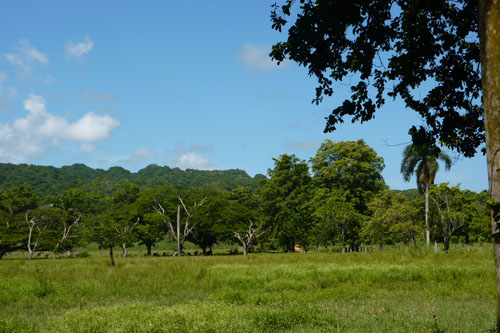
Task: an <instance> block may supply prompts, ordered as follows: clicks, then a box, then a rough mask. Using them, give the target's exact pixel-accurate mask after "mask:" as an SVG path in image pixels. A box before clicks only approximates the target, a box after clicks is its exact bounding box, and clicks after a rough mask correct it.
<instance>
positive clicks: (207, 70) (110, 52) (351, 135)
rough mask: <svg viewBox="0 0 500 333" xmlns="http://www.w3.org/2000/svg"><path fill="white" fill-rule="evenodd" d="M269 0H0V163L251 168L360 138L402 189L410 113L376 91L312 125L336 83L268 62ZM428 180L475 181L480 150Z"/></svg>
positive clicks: (482, 171)
mask: <svg viewBox="0 0 500 333" xmlns="http://www.w3.org/2000/svg"><path fill="white" fill-rule="evenodd" d="M274 1H275V0H272V1H267V0H259V1H235V0H227V1H223V0H220V1H219V0H218V1H190V2H188V1H92V0H90V1H80V2H76V1H50V2H44V1H22V0H20V1H2V2H0V31H1V32H2V33H0V162H1V163H6V162H10V163H28V164H36V165H52V166H56V167H60V166H63V165H71V164H74V163H84V164H86V165H88V166H90V167H93V168H101V169H108V168H110V167H112V166H116V165H118V166H122V167H124V168H126V169H128V170H131V171H134V172H135V171H137V170H139V169H141V168H143V167H145V166H147V165H149V164H152V163H155V164H158V165H167V166H170V167H179V168H181V169H186V168H193V169H208V170H212V169H218V170H226V169H242V170H245V171H246V172H248V174H249V175H251V176H254V175H255V174H258V173H261V174H267V170H268V169H269V168H273V166H274V162H273V160H272V159H273V158H277V157H279V156H280V155H281V154H284V153H287V154H295V155H296V156H298V157H299V158H301V159H304V160H309V158H310V157H312V156H314V154H315V152H316V151H317V149H318V148H319V146H320V144H321V142H323V141H324V140H326V139H330V140H332V141H335V142H337V141H353V140H358V139H363V140H365V142H366V143H367V144H368V145H370V146H371V147H372V148H373V149H374V150H375V151H376V152H377V154H378V155H379V156H381V157H383V158H384V161H385V169H384V171H383V173H382V175H383V177H384V179H385V181H386V183H387V184H388V185H389V186H390V188H392V189H408V188H414V187H415V179H412V180H411V181H410V182H404V181H403V179H402V177H401V174H400V170H399V169H400V165H401V158H402V157H401V155H402V151H403V148H404V146H405V144H408V143H409V142H410V137H409V136H408V129H409V128H410V127H411V125H414V124H417V125H418V124H420V123H421V119H420V118H418V117H417V115H416V114H415V113H414V112H413V111H411V110H408V109H405V107H404V104H403V103H401V102H400V101H398V100H396V101H392V100H390V99H388V100H387V102H386V105H385V106H384V107H383V108H382V109H380V110H379V111H378V112H377V113H376V118H375V119H374V120H372V121H370V122H367V123H363V124H359V123H356V124H351V123H350V122H349V121H348V120H347V121H346V122H345V123H344V124H342V125H341V126H340V127H339V128H338V129H337V131H335V132H334V133H327V134H325V133H323V129H324V127H325V119H324V118H325V117H326V116H327V115H328V114H329V111H330V110H331V109H333V108H334V107H335V106H337V105H338V104H339V103H340V102H341V101H343V100H344V98H345V96H347V95H346V91H345V90H346V89H345V86H346V82H340V83H338V84H337V86H336V87H337V92H336V94H335V95H334V97H333V98H331V99H328V100H325V101H324V102H323V103H322V104H320V105H315V104H312V103H311V101H312V99H313V97H314V95H315V90H314V88H315V86H316V81H315V80H314V78H311V77H309V76H308V74H307V70H306V69H304V68H302V67H299V66H298V65H297V64H296V63H292V62H289V61H285V62H284V63H282V64H281V65H280V66H277V64H276V63H274V62H272V61H271V60H270V58H269V57H268V54H269V52H270V49H271V45H272V44H273V43H276V42H278V41H282V40H284V39H285V38H286V36H285V34H284V33H283V34H280V33H278V32H276V31H273V30H272V29H271V22H270V19H269V14H270V11H271V5H272V4H273V3H274ZM347 83H348V82H347ZM450 154H451V155H452V156H455V155H456V154H454V153H453V152H451V153H450ZM436 182H437V183H441V182H449V183H450V185H453V186H454V185H457V184H460V185H461V188H463V189H470V190H473V191H481V190H484V189H487V186H488V185H487V169H486V158H485V157H484V156H483V155H482V154H481V153H478V154H477V155H476V157H474V158H472V159H465V158H460V157H459V156H456V161H455V163H454V165H453V166H452V168H451V170H450V171H448V172H446V171H444V170H440V171H439V172H438V175H437V177H436Z"/></svg>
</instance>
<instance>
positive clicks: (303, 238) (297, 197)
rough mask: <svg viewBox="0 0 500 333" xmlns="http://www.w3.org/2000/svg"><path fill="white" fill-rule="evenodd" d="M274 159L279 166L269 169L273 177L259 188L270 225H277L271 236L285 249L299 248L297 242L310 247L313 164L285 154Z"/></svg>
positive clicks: (293, 249)
mask: <svg viewBox="0 0 500 333" xmlns="http://www.w3.org/2000/svg"><path fill="white" fill-rule="evenodd" d="M273 160H274V164H275V167H274V169H269V170H268V175H269V179H267V180H265V181H264V182H263V185H262V187H261V188H260V189H259V194H260V198H261V208H262V215H263V216H264V218H265V219H266V220H265V224H266V228H267V227H272V228H273V234H272V235H271V236H273V237H275V238H276V239H277V241H278V243H279V245H280V246H281V247H282V248H283V249H284V250H285V251H288V252H293V251H295V245H296V244H297V243H298V244H299V245H300V246H302V248H303V249H304V250H307V247H308V245H309V237H308V233H309V230H310V228H311V226H312V215H311V212H310V211H309V210H308V209H307V203H308V201H309V198H310V196H311V194H312V184H311V176H310V174H309V167H308V166H307V164H306V162H305V161H303V160H300V159H298V158H297V157H295V155H287V154H283V155H281V156H280V157H279V158H278V159H274V158H273Z"/></svg>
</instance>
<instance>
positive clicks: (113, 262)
mask: <svg viewBox="0 0 500 333" xmlns="http://www.w3.org/2000/svg"><path fill="white" fill-rule="evenodd" d="M109 258H110V259H111V266H113V267H115V258H114V257H113V246H112V245H110V246H109Z"/></svg>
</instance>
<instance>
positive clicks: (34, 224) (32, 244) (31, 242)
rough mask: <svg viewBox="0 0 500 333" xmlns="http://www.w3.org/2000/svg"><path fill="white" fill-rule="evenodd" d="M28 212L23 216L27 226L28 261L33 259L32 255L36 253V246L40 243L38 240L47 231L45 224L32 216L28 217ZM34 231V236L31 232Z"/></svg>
mask: <svg viewBox="0 0 500 333" xmlns="http://www.w3.org/2000/svg"><path fill="white" fill-rule="evenodd" d="M29 213H30V212H29V211H27V212H26V214H25V215H24V217H25V220H26V223H27V224H28V228H29V233H28V252H29V260H31V259H33V254H34V253H35V252H36V250H37V248H38V245H39V243H40V238H41V237H42V234H43V232H44V231H45V229H47V224H46V223H43V221H42V219H41V218H39V217H37V216H33V217H31V218H30V217H29ZM35 229H36V231H35V234H36V235H34V233H33V231H34V230H35Z"/></svg>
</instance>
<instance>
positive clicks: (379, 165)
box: [311, 140, 385, 213]
mask: <svg viewBox="0 0 500 333" xmlns="http://www.w3.org/2000/svg"><path fill="white" fill-rule="evenodd" d="M311 164H312V171H313V177H314V178H313V180H314V182H315V185H316V186H318V187H321V188H326V189H340V190H341V191H343V192H344V193H345V196H346V199H347V200H348V201H349V202H351V203H352V204H353V205H354V206H355V207H356V209H357V210H358V211H359V212H361V213H364V211H365V210H366V204H367V202H368V201H370V199H371V197H372V196H373V195H374V194H375V193H377V192H378V191H380V190H382V189H384V188H385V183H384V180H383V178H382V170H383V169H384V159H383V158H382V157H379V156H377V153H376V152H375V151H374V150H373V149H372V148H371V147H370V146H368V145H367V144H366V143H365V142H364V141H363V140H358V141H340V142H336V143H335V142H332V141H330V140H325V142H323V143H322V144H321V146H320V148H319V149H318V151H317V152H316V155H315V156H314V157H313V158H311Z"/></svg>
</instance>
